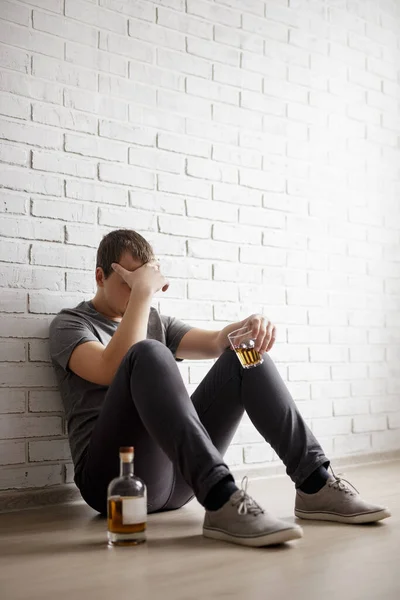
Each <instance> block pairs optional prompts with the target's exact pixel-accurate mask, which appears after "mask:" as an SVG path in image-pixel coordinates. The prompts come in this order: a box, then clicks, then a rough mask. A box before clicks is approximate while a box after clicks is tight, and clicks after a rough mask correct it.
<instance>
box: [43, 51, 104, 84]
mask: <svg viewBox="0 0 400 600" xmlns="http://www.w3.org/2000/svg"><path fill="white" fill-rule="evenodd" d="M32 74H33V75H36V77H42V78H43V79H50V80H51V81H57V82H58V83H64V84H66V85H71V86H73V87H78V88H84V89H87V90H93V91H96V90H97V74H96V73H95V72H91V71H88V70H86V69H82V68H81V67H77V66H75V65H73V66H72V65H70V64H68V63H66V62H59V61H56V60H53V59H51V58H47V57H45V56H34V57H33V64H32Z"/></svg>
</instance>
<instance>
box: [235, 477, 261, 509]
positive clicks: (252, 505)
mask: <svg viewBox="0 0 400 600" xmlns="http://www.w3.org/2000/svg"><path fill="white" fill-rule="evenodd" d="M248 483H249V479H248V477H247V475H245V476H244V477H243V479H242V489H241V490H240V496H238V498H237V499H235V500H234V501H233V502H232V506H237V507H238V509H237V511H238V514H239V515H247V514H250V515H254V516H257V515H260V514H262V513H263V512H264V509H263V508H261V506H260V505H259V504H257V502H256V501H255V500H253V498H251V496H249V495H248V493H247V486H248Z"/></svg>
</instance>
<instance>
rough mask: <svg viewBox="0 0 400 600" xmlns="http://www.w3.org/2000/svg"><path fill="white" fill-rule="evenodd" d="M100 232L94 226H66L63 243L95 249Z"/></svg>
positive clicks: (98, 241)
mask: <svg viewBox="0 0 400 600" xmlns="http://www.w3.org/2000/svg"><path fill="white" fill-rule="evenodd" d="M100 239H101V236H100V232H99V231H98V228H97V227H96V226H94V227H88V226H87V225H66V227H65V242H66V243H67V244H73V245H76V246H89V248H97V247H98V245H99V243H100Z"/></svg>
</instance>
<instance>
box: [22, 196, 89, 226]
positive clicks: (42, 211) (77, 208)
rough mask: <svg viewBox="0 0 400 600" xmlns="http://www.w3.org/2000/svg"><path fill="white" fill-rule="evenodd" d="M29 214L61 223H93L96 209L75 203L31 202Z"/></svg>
mask: <svg viewBox="0 0 400 600" xmlns="http://www.w3.org/2000/svg"><path fill="white" fill-rule="evenodd" d="M31 213H32V215H33V216H35V217H48V218H51V219H61V220H62V221H78V222H83V223H93V222H94V221H95V218H96V208H95V207H94V206H88V205H87V204H80V203H77V202H72V203H71V202H58V203H57V204H55V202H54V201H51V200H50V201H47V200H33V201H32V208H31Z"/></svg>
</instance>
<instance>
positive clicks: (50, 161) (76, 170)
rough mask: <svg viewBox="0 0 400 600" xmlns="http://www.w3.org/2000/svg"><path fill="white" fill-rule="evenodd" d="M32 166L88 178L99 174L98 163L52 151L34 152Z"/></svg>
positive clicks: (41, 169) (42, 169)
mask: <svg viewBox="0 0 400 600" xmlns="http://www.w3.org/2000/svg"><path fill="white" fill-rule="evenodd" d="M32 168H33V169H38V170H40V171H47V172H50V173H51V172H53V173H63V174H65V175H73V176H75V177H86V178H88V179H89V178H92V179H93V178H94V177H96V174H97V165H96V164H95V163H94V162H92V161H88V160H82V159H79V160H78V159H75V158H72V157H69V156H66V155H65V154H59V155H58V154H54V153H50V152H33V156H32Z"/></svg>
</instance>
